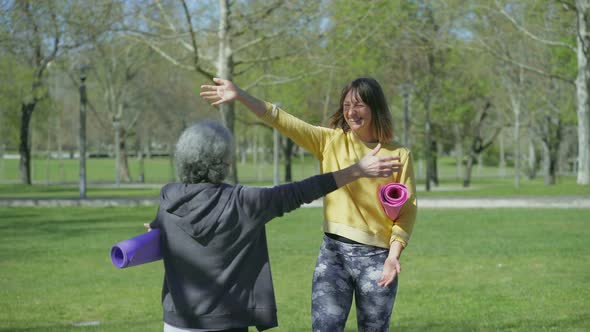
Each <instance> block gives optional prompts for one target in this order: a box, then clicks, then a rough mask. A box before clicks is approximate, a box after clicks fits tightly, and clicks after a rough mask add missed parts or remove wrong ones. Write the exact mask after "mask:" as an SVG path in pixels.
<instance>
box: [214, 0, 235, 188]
mask: <svg viewBox="0 0 590 332" xmlns="http://www.w3.org/2000/svg"><path fill="white" fill-rule="evenodd" d="M219 10H220V13H219V30H218V37H219V54H218V58H217V76H218V77H221V78H224V79H227V80H233V74H234V73H233V71H234V66H233V54H232V48H231V40H230V34H229V30H230V24H229V23H230V20H229V16H230V1H229V0H219ZM220 110H221V115H222V117H223V123H224V124H225V126H226V127H227V129H228V130H229V131H230V132H231V133H232V135H234V136H235V132H234V121H235V105H234V103H233V102H232V103H228V104H221V105H220ZM235 156H236V153H235V151H233V156H232V157H233V158H232V162H231V168H230V172H229V178H228V180H229V181H230V182H232V183H238V168H237V161H236V158H235Z"/></svg>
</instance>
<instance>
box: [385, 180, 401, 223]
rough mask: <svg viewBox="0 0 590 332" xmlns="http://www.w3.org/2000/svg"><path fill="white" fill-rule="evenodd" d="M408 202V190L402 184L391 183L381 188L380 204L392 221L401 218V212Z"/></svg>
mask: <svg viewBox="0 0 590 332" xmlns="http://www.w3.org/2000/svg"><path fill="white" fill-rule="evenodd" d="M407 200H408V188H406V186H404V185H403V184H401V183H390V184H386V185H384V186H381V187H380V188H379V202H381V206H382V207H383V210H384V211H385V214H386V215H387V216H388V217H389V219H391V220H395V219H397V217H399V211H400V210H401V208H402V206H403V205H404V203H405V202H406V201H407Z"/></svg>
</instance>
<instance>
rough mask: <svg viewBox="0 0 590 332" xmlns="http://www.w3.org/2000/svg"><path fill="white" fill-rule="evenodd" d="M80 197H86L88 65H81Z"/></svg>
mask: <svg viewBox="0 0 590 332" xmlns="http://www.w3.org/2000/svg"><path fill="white" fill-rule="evenodd" d="M79 69H80V137H79V140H80V142H79V144H80V198H86V104H87V102H88V99H87V97H86V72H87V71H88V69H90V66H88V65H82V66H80V68H79Z"/></svg>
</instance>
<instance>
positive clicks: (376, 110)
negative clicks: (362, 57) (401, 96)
mask: <svg viewBox="0 0 590 332" xmlns="http://www.w3.org/2000/svg"><path fill="white" fill-rule="evenodd" d="M349 91H352V93H354V94H356V95H357V96H358V97H359V98H360V99H361V100H362V101H363V103H365V104H366V105H367V106H369V107H370V108H371V113H372V115H373V117H372V118H373V119H372V122H373V130H374V131H375V136H376V137H377V139H379V142H383V143H387V142H391V140H392V139H393V120H392V118H391V112H390V111H389V106H387V101H386V100H385V95H384V94H383V89H382V88H381V85H379V83H378V82H377V81H376V80H375V79H373V78H368V77H360V78H357V79H355V80H353V81H351V82H350V83H348V85H346V86H345V87H344V89H342V93H341V94H340V105H339V106H338V110H337V111H336V112H334V114H332V116H331V117H330V126H331V127H332V128H342V130H344V131H345V132H347V131H349V130H350V127H349V126H348V123H346V120H345V119H344V112H343V110H344V98H346V95H347V94H348V92H349Z"/></svg>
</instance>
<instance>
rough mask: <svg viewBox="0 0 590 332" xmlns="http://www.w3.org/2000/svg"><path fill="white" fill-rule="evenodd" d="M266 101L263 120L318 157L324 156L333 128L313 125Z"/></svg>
mask: <svg viewBox="0 0 590 332" xmlns="http://www.w3.org/2000/svg"><path fill="white" fill-rule="evenodd" d="M265 103H266V113H264V115H262V116H261V117H260V119H261V120H262V121H264V122H265V123H266V124H268V125H270V126H271V127H273V128H275V129H277V130H278V131H279V132H280V133H281V134H283V135H285V136H287V137H289V138H290V139H292V140H293V141H294V142H295V143H296V144H297V145H299V146H301V147H302V148H304V149H306V150H307V151H309V152H311V153H312V154H314V155H315V156H316V157H317V158H318V159H321V158H322V151H324V147H325V146H326V144H327V143H328V142H329V140H330V139H331V137H332V134H333V132H334V130H333V129H330V128H325V127H320V126H313V125H311V124H309V123H307V122H305V121H303V120H300V119H298V118H296V117H295V116H293V115H291V114H289V113H287V112H285V111H283V110H282V109H280V108H278V107H276V106H275V105H273V104H271V103H269V102H265Z"/></svg>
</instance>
